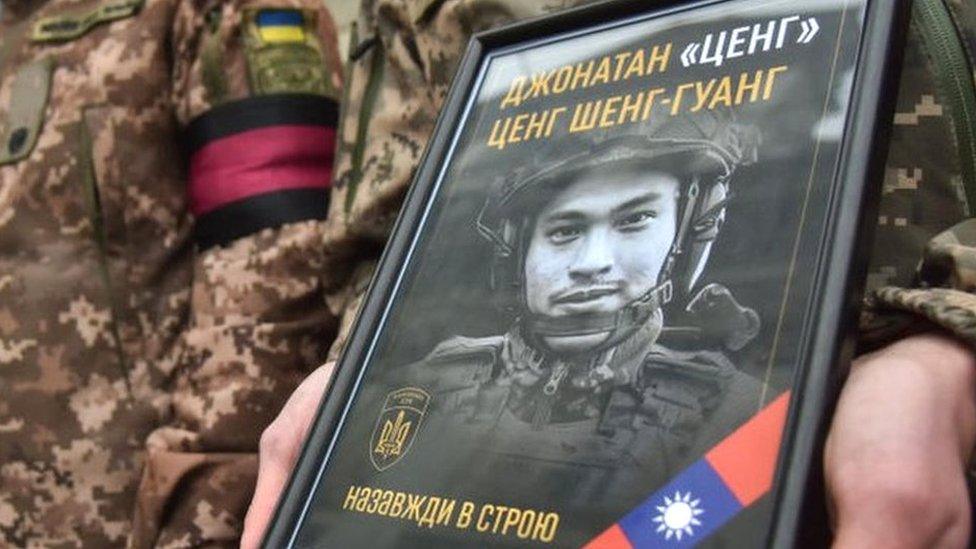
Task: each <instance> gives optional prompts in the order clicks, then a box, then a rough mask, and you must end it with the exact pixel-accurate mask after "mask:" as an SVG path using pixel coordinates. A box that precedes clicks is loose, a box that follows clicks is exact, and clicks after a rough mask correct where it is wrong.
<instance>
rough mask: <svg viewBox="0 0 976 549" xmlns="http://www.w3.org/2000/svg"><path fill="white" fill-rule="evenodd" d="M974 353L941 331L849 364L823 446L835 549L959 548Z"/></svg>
mask: <svg viewBox="0 0 976 549" xmlns="http://www.w3.org/2000/svg"><path fill="white" fill-rule="evenodd" d="M974 401H976V358H974V353H973V351H972V349H970V348H968V347H967V346H965V345H963V344H962V343H960V342H958V341H957V340H955V339H952V338H951V337H949V336H947V335H942V334H938V333H928V334H922V335H916V336H912V337H909V338H906V339H904V340H902V341H899V342H897V343H895V344H893V345H891V346H889V347H887V348H885V349H882V350H880V351H878V352H875V353H871V354H868V355H864V356H862V357H860V358H858V359H857V360H855V361H854V364H853V366H852V368H851V374H850V377H849V378H848V380H847V383H846V384H845V386H844V389H843V391H842V393H841V397H840V401H839V403H838V406H837V411H836V413H835V415H834V419H833V423H832V425H831V430H830V434H829V435H828V437H827V443H826V447H825V449H824V464H825V469H826V470H825V475H826V481H827V489H828V493H829V494H830V500H831V501H830V503H831V505H832V510H833V516H834V519H835V520H834V522H835V534H836V537H835V540H834V544H835V547H838V548H844V549H846V548H849V547H858V548H860V547H886V548H901V547H905V548H908V547H964V546H965V545H966V543H967V541H968V539H969V533H970V520H971V519H970V510H969V496H968V493H967V488H966V469H967V465H968V463H969V458H970V453H971V452H972V449H973V444H974V439H976V402H974Z"/></svg>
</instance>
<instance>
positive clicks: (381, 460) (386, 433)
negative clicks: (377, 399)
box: [369, 387, 430, 471]
mask: <svg viewBox="0 0 976 549" xmlns="http://www.w3.org/2000/svg"><path fill="white" fill-rule="evenodd" d="M429 403H430V395H429V394H427V392H426V391H424V390H422V389H417V388H416V387H405V388H403V389H397V390H396V391H393V392H392V393H390V394H388V395H386V401H385V402H384V403H383V409H382V410H381V411H380V415H379V417H378V418H377V419H376V426H375V427H373V436H371V437H370V440H369V460H370V462H372V463H373V467H376V469H377V470H378V471H385V470H386V469H389V468H390V467H392V466H393V464H395V463H396V462H398V461H400V458H402V457H403V456H404V455H406V453H407V451H408V450H410V444H411V443H412V442H413V439H414V436H415V435H416V434H417V430H418V429H419V428H420V423H421V421H423V419H424V414H426V413H427V405H428V404H429Z"/></svg>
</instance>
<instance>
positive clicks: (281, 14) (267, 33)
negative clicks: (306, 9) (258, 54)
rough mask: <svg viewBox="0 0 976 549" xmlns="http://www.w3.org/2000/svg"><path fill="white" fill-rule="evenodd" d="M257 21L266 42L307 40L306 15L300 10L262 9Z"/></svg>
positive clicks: (260, 34)
mask: <svg viewBox="0 0 976 549" xmlns="http://www.w3.org/2000/svg"><path fill="white" fill-rule="evenodd" d="M255 23H256V24H257V28H258V34H259V36H260V37H261V40H262V41H263V42H264V43H265V44H288V43H295V42H305V17H304V15H303V14H302V12H301V11H298V10H261V11H260V12H259V13H258V16H257V18H256V21H255Z"/></svg>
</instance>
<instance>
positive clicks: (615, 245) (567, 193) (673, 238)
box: [393, 111, 761, 499]
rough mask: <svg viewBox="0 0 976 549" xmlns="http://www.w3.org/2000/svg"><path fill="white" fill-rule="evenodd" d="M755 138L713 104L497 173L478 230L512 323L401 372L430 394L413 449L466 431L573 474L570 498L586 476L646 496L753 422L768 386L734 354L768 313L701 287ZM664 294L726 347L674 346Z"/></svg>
mask: <svg viewBox="0 0 976 549" xmlns="http://www.w3.org/2000/svg"><path fill="white" fill-rule="evenodd" d="M757 147H758V132H756V131H755V130H754V129H752V128H750V127H747V126H745V125H742V124H740V123H738V122H737V121H736V120H735V118H734V117H733V115H732V114H731V113H728V112H716V111H704V112H700V113H696V114H693V115H692V114H689V115H682V116H675V117H670V116H665V117H662V119H661V120H660V121H659V122H657V123H656V124H655V125H654V126H650V127H641V128H639V129H635V130H633V131H630V132H628V133H626V134H625V133H621V132H618V133H616V134H602V135H601V134H596V133H595V134H593V135H584V136H572V137H570V138H566V139H563V140H559V141H555V142H554V143H553V146H552V147H550V149H549V150H548V151H547V152H546V154H545V155H544V156H543V160H542V161H540V162H533V163H527V164H526V165H525V166H523V167H519V168H517V169H516V170H514V171H513V172H512V173H511V174H509V175H507V176H505V177H504V178H501V179H500V180H499V184H498V185H497V186H496V187H495V188H493V189H492V190H491V191H490V192H489V196H488V198H487V200H486V201H485V203H484V206H483V208H482V209H481V212H480V215H479V216H478V220H477V229H478V232H479V234H480V235H481V236H482V237H483V238H485V239H487V240H488V241H489V242H490V244H491V250H492V258H491V261H490V270H491V273H490V281H491V286H492V294H493V295H494V296H495V297H497V298H500V299H501V301H502V306H503V307H504V308H506V309H507V310H508V311H509V312H510V318H512V319H513V321H512V323H511V325H510V326H508V327H503V328H502V330H504V334H503V335H498V336H491V337H479V338H470V337H462V336H457V337H452V338H449V339H447V340H445V341H443V342H441V343H440V344H439V345H437V346H436V348H435V349H434V350H433V351H432V352H431V353H430V354H429V355H428V356H427V357H425V358H424V359H422V360H420V361H418V362H416V363H414V364H411V365H409V366H405V367H400V368H395V370H396V371H395V374H394V376H393V377H394V378H395V380H396V381H395V382H394V383H393V385H394V386H407V385H409V386H413V387H418V388H422V389H423V390H425V391H427V392H428V393H429V394H430V395H431V408H430V410H431V412H430V418H429V419H428V420H427V421H428V424H427V426H426V427H425V428H424V429H425V430H426V433H427V435H425V434H424V433H418V435H417V436H418V439H417V442H416V444H417V446H416V447H415V449H414V451H415V452H418V454H420V453H423V452H425V447H427V448H428V449H429V450H430V451H434V452H437V451H438V450H437V448H439V447H441V446H444V445H445V444H448V443H447V442H446V441H447V440H451V442H450V444H451V445H452V446H454V447H455V448H458V447H460V446H457V445H458V444H459V443H458V442H457V440H460V439H466V440H469V441H471V442H470V443H471V444H473V445H474V446H475V447H477V448H480V449H481V450H478V451H476V455H479V456H482V457H483V456H485V455H486V453H490V454H492V455H495V456H505V459H509V460H512V459H514V460H515V463H517V464H519V465H518V466H519V467H524V466H526V463H529V465H528V466H529V467H531V468H533V469H536V467H541V468H542V469H546V471H547V472H554V471H557V470H558V469H559V467H560V465H559V464H562V465H569V466H571V467H573V468H576V469H577V470H576V471H575V472H574V473H573V476H572V478H573V480H572V484H573V488H574V494H575V497H573V498H571V499H575V498H576V497H585V496H583V494H585V493H586V492H587V489H586V488H585V487H584V486H583V485H585V484H587V483H592V484H593V486H592V487H591V488H592V490H596V491H603V490H609V489H612V490H618V491H619V490H620V486H619V485H620V484H621V483H623V484H631V485H632V486H630V487H629V488H630V489H639V490H640V493H643V494H646V493H648V492H649V491H651V490H652V489H653V488H654V487H655V486H654V485H653V483H659V482H663V481H665V480H666V478H667V476H668V475H669V474H672V473H674V472H676V470H677V468H679V467H680V466H681V465H682V464H684V463H685V462H686V461H687V459H688V458H693V457H698V456H700V454H701V453H702V452H704V451H706V450H707V449H708V447H710V446H711V445H713V444H715V443H716V442H718V441H719V440H720V439H721V438H722V437H724V436H725V435H727V434H728V433H730V432H731V431H732V430H734V429H735V427H737V426H738V425H740V424H741V423H743V422H744V421H745V420H747V419H748V418H749V417H750V416H751V415H753V414H754V413H755V412H756V410H757V405H758V402H759V393H760V390H761V384H760V383H759V382H758V381H757V380H755V379H753V378H751V377H749V376H747V375H745V374H743V373H742V372H740V371H739V369H737V368H736V367H735V365H733V363H732V362H731V361H730V360H729V359H728V358H727V357H726V354H725V352H726V351H727V350H736V349H738V348H740V347H741V346H743V345H745V344H746V343H747V342H748V341H749V340H750V339H751V338H752V337H754V336H755V335H756V333H758V330H759V322H760V321H759V318H758V316H757V315H756V313H755V312H754V311H753V310H751V309H749V308H747V307H744V306H742V305H739V304H738V302H736V300H735V299H734V298H733V297H732V295H731V293H730V292H729V290H727V289H726V288H724V287H722V286H721V285H719V284H708V285H705V286H704V287H703V288H701V287H698V286H697V285H696V284H697V283H698V281H699V278H700V277H701V275H702V272H703V270H704V268H705V266H706V263H707V261H708V258H709V255H710V251H711V247H712V245H713V243H714V241H715V238H716V237H717V235H718V234H719V231H720V230H721V228H722V224H723V222H724V219H725V215H726V205H727V204H728V201H729V196H730V188H731V187H732V186H733V184H734V174H735V171H736V169H737V168H738V167H739V166H741V165H744V164H748V163H752V162H754V161H755V159H756V151H757ZM668 305H671V306H672V307H674V306H676V305H678V306H680V307H682V308H683V309H684V310H685V311H687V312H689V313H695V314H697V318H699V319H701V321H702V325H701V326H699V327H698V328H699V331H709V332H716V331H718V332H719V333H720V334H722V335H723V337H720V338H717V339H716V338H711V339H709V341H722V342H724V343H723V344H720V345H711V346H703V347H698V348H690V349H689V348H684V349H682V350H675V349H670V348H668V347H665V346H663V345H662V344H661V338H662V334H663V333H664V332H665V331H666V330H668V329H669V326H668V325H667V324H668V322H667V318H666V315H665V307H666V306H668ZM706 325H708V326H707V327H706ZM716 326H718V328H717V329H716ZM703 341H704V339H703ZM425 438H426V439H427V440H426V441H425V440H424V439H425ZM451 454H452V455H455V456H456V455H465V454H464V453H463V452H456V451H455V452H452V453H451ZM542 463H545V464H546V465H542V466H540V465H539V464H542ZM580 466H582V467H583V468H584V469H592V468H593V467H596V468H598V469H600V470H602V471H604V473H608V472H612V471H619V470H624V469H631V470H637V471H638V474H637V476H636V477H635V476H633V475H628V474H622V475H616V474H612V475H610V476H611V477H613V478H612V479H611V478H610V477H608V476H607V475H606V474H604V473H600V474H598V475H596V476H593V475H588V474H585V473H583V474H580V470H579V467H580ZM542 469H536V472H534V473H532V475H536V476H531V475H530V476H527V477H526V478H527V479H528V478H532V479H536V478H539V476H538V475H539V474H540V473H539V471H541V470H542ZM522 471H523V472H528V471H529V470H527V469H522ZM542 476H543V477H545V476H547V475H546V474H545V473H542ZM548 476H549V477H551V480H552V482H553V483H554V484H555V485H558V484H560V483H561V482H562V483H565V480H566V478H563V479H562V480H560V474H558V473H553V474H552V475H548ZM488 478H489V476H486V481H488V480H487V479H488ZM608 479H609V480H610V482H608ZM651 479H653V480H651ZM635 480H636V481H637V482H636V483H634V482H633V481H635ZM648 483H652V485H648ZM541 484H543V485H544V484H546V483H545V482H542V483H541ZM611 486H615V487H613V488H611ZM638 487H640V488H638ZM537 488H539V489H542V490H545V488H544V487H543V486H541V485H539V486H537ZM506 489H507V490H508V493H510V492H511V486H508V487H507V488H506ZM591 493H592V492H591Z"/></svg>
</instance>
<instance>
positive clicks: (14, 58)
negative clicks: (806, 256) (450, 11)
mask: <svg viewBox="0 0 976 549" xmlns="http://www.w3.org/2000/svg"><path fill="white" fill-rule="evenodd" d="M4 2H5V6H4V8H3V13H2V19H0V137H2V138H3V141H4V142H3V143H0V146H2V147H3V149H4V154H3V155H0V546H17V547H25V546H28V547H75V546H87V547H109V546H121V545H123V544H126V543H129V544H131V545H133V546H148V545H153V544H156V545H158V546H163V547H183V546H190V545H198V544H205V543H226V544H230V545H232V544H234V543H236V538H237V536H238V535H239V529H240V526H241V521H242V518H243V514H244V512H245V510H246V506H247V503H248V501H249V498H250V493H251V490H252V489H253V482H254V475H255V474H256V450H257V442H258V437H259V435H260V432H261V430H262V429H263V427H264V426H265V425H266V424H267V423H269V422H270V420H271V419H272V418H273V417H274V416H275V415H276V414H277V413H278V410H279V409H280V406H281V404H282V403H283V402H284V399H285V398H286V397H287V395H288V394H290V393H291V391H292V390H293V389H294V387H295V385H296V384H297V383H298V381H300V380H301V379H302V378H304V376H305V375H306V374H307V373H308V371H310V370H311V369H312V368H314V367H315V366H317V365H319V364H320V363H321V362H322V360H323V359H324V356H325V350H326V345H327V344H328V342H329V341H331V339H332V336H333V333H334V332H333V330H334V321H333V319H332V317H331V316H330V315H329V313H328V311H327V310H326V309H325V307H324V302H323V298H322V292H323V285H325V284H327V283H328V282H327V280H324V279H323V278H322V275H323V273H324V272H325V271H324V269H325V265H326V258H325V256H324V253H325V252H324V250H323V249H322V248H321V246H320V244H321V238H322V237H321V234H322V232H321V222H320V221H314V220H309V221H303V222H296V223H291V224H288V225H285V226H282V227H280V228H268V229H266V230H264V231H262V232H260V233H257V234H254V235H251V236H248V237H245V238H241V239H239V240H237V241H235V242H233V243H231V244H230V245H228V246H226V247H219V248H211V249H209V250H206V251H202V252H195V251H194V248H193V243H192V240H191V232H192V228H193V220H192V218H191V216H190V214H189V212H188V204H187V193H186V189H185V187H186V185H187V181H186V179H187V173H186V163H185V161H184V152H183V150H182V148H181V145H182V143H181V141H180V135H181V134H180V132H181V131H182V128H183V127H184V126H185V125H186V124H187V123H188V122H189V121H190V120H191V119H193V118H194V117H196V116H198V115H201V114H203V113H207V112H209V111H210V110H211V109H212V108H213V107H214V106H215V105H217V104H221V103H226V102H230V101H234V100H237V99H241V98H244V97H247V96H250V95H255V94H260V93H263V92H266V91H268V90H267V89H263V88H261V87H260V86H255V85H253V84H252V83H250V82H249V78H248V70H249V68H250V67H249V61H248V55H249V52H248V51H247V48H246V47H245V38H244V36H243V32H244V30H243V29H244V23H243V21H242V13H243V10H244V9H246V8H251V7H260V6H268V5H270V4H271V3H272V2H270V1H269V2H258V1H250V0H241V1H220V0H205V1H189V0H187V1H183V0H146V1H145V2H144V3H141V2H127V1H126V0H122V1H108V0H13V1H11V0H4ZM273 5H275V6H278V7H297V8H302V9H305V10H308V12H307V13H315V14H317V15H316V16H315V17H317V19H316V21H317V24H316V26H315V27H314V29H312V30H311V31H310V32H311V33H312V34H313V37H314V40H315V42H317V43H318V44H319V47H320V53H319V54H318V62H319V64H320V66H319V68H318V69H317V70H319V71H320V72H325V73H326V74H327V75H328V76H327V77H325V79H319V80H318V81H317V83H316V85H317V86H318V88H317V91H318V93H326V94H328V93H337V91H338V89H339V87H340V74H339V72H340V71H339V60H338V57H337V55H336V53H335V52H336V46H335V31H334V27H333V23H332V22H331V19H330V18H329V16H328V13H327V12H326V11H325V10H323V9H321V6H320V4H319V3H318V2H316V1H313V0H273ZM93 14H94V15H93ZM86 16H91V17H89V19H85V17H86ZM92 17H93V18H94V19H92ZM45 18H53V19H45ZM93 20H94V21H95V22H96V23H97V24H95V25H93V26H91V27H90V28H82V31H83V32H81V33H80V34H78V33H74V34H71V33H68V32H67V31H68V30H71V29H72V28H74V29H77V28H78V26H77V25H78V23H79V22H82V23H84V22H86V21H88V22H90V21H93ZM41 21H46V22H47V23H48V24H49V25H50V26H48V27H46V28H47V29H49V30H51V31H52V32H54V33H55V34H54V35H53V37H51V36H48V37H45V36H44V35H43V34H39V32H40V30H43V29H41V27H39V26H38V25H39V24H40V22H41ZM72 25H74V26H72ZM58 32H61V33H62V34H57V33H58ZM323 64H324V65H323ZM312 68H313V69H314V68H315V67H312ZM24 75H26V76H24ZM47 77H50V86H49V88H50V95H49V97H39V96H40V95H41V94H40V92H41V91H43V90H44V89H46V86H45V85H44V84H45V81H44V79H45V78H47ZM23 78H31V79H33V80H31V81H30V83H29V85H23V86H22V85H20V84H18V83H17V82H18V79H23ZM25 90H26V91H25ZM38 106H39V107H38ZM39 109H40V110H39ZM38 114H39V117H37V118H36V120H35V119H34V118H32V117H34V116H36V115H38ZM22 127H27V128H28V129H29V130H30V131H29V132H27V133H26V134H25V132H23V131H20V130H21V128H22ZM34 136H36V144H34V143H32V140H33V137H34ZM147 439H148V446H147ZM140 478H141V481H140ZM140 482H141V486H140ZM137 496H138V497H137Z"/></svg>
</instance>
